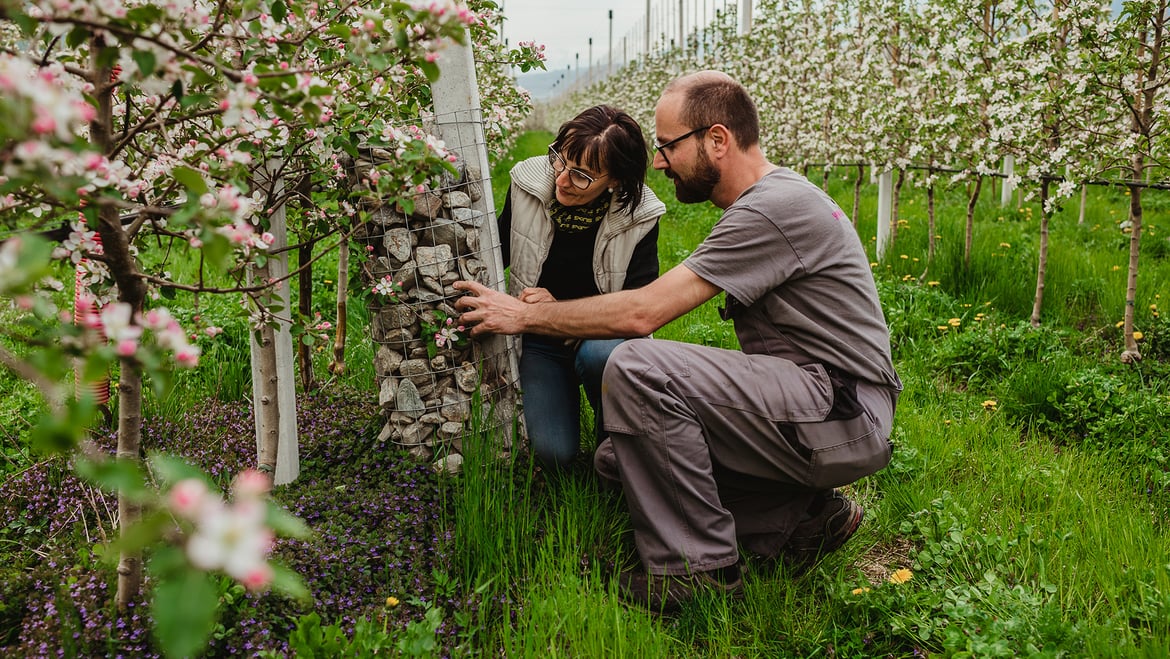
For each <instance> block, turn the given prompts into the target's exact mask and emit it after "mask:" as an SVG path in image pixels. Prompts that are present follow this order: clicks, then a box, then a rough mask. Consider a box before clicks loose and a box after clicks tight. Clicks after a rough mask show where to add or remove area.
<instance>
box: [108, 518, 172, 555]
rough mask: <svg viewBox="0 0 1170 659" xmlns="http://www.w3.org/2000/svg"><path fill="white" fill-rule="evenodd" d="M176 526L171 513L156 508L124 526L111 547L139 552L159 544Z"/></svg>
mask: <svg viewBox="0 0 1170 659" xmlns="http://www.w3.org/2000/svg"><path fill="white" fill-rule="evenodd" d="M174 528H175V522H174V519H173V518H172V517H171V515H170V513H167V512H165V511H162V510H156V511H155V512H153V513H152V514H150V515H147V516H145V517H143V518H142V519H140V520H138V521H137V522H135V523H134V524H130V525H129V526H126V527H124V528H122V530H121V533H119V534H118V539H117V540H115V541H114V542H113V543H112V547H111V549H112V550H114V551H117V552H128V553H138V552H140V551H142V550H143V549H146V548H147V547H153V546H155V545H158V544H159V541H160V540H162V539H163V538H164V537H165V536H166V534H167V533H168V532H169V531H172V530H173V529H174Z"/></svg>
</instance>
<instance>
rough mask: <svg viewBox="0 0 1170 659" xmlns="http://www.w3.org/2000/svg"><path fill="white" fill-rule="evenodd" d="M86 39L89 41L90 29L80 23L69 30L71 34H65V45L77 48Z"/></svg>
mask: <svg viewBox="0 0 1170 659" xmlns="http://www.w3.org/2000/svg"><path fill="white" fill-rule="evenodd" d="M86 41H89V30H87V29H85V28H84V27H82V26H80V25H78V26H75V27H74V28H73V29H72V30H70V31H69V34H67V35H65V45H66V46H69V47H70V48H77V47H78V46H80V45H81V44H83V43H85V42H86Z"/></svg>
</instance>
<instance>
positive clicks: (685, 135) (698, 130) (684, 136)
mask: <svg viewBox="0 0 1170 659" xmlns="http://www.w3.org/2000/svg"><path fill="white" fill-rule="evenodd" d="M710 129H711V126H703V127H702V128H696V129H694V130H692V131H690V132H689V133H683V134H682V135H679V136H678V137H676V138H674V139H673V140H671V141H669V142H667V143H666V144H659V143H658V140H654V150H655V151H657V152H658V153H661V154H662V159H663V160H665V161H666V164H667V165H668V166H669V165H670V158H667V157H666V149H667V148H669V147H672V146H674V145H675V144H678V143H679V142H681V141H683V140H685V139H687V138H688V137H690V136H691V135H694V134H696V133H701V132H703V131H705V130H710Z"/></svg>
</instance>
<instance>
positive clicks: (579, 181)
mask: <svg viewBox="0 0 1170 659" xmlns="http://www.w3.org/2000/svg"><path fill="white" fill-rule="evenodd" d="M548 164H550V165H552V168H553V172H555V173H556V175H557V176H560V175H561V173H562V172H564V171H565V170H566V169H568V170H569V182H570V183H572V184H573V187H574V188H577V189H578V190H588V189H589V186H591V185H593V181H594V180H596V179H594V178H593V177H592V176H590V175H588V174H586V173H585V172H583V171H581V170H579V169H577V168H576V167H569V164H568V163H566V162H565V159H564V158H562V157H561V154H559V153H557V150H556V149H554V148H553V145H552V144H550V145H548Z"/></svg>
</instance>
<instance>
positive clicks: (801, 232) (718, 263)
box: [683, 167, 902, 389]
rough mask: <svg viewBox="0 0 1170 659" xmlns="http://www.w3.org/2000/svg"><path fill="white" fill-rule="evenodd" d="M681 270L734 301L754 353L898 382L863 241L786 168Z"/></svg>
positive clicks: (738, 327)
mask: <svg viewBox="0 0 1170 659" xmlns="http://www.w3.org/2000/svg"><path fill="white" fill-rule="evenodd" d="M683 264H684V265H685V266H686V267H687V268H688V269H690V270H691V271H692V272H694V273H695V274H697V275H698V276H700V277H702V278H703V279H705V280H706V281H708V282H710V283H712V284H714V285H715V286H718V287H719V288H721V289H722V290H723V291H724V292H725V293H726V294H727V308H726V312H725V318H730V319H732V320H733V322H734V323H735V333H736V336H737V337H738V338H739V343H740V347H741V349H742V350H743V351H744V352H745V353H748V354H767V355H773V356H776V357H783V358H785V359H789V360H791V361H793V362H796V363H798V364H809V363H821V364H825V365H828V366H831V367H834V368H836V369H838V370H840V371H842V372H844V373H847V374H849V375H851V376H853V377H854V378H857V379H859V380H863V381H867V382H872V383H874V384H877V385H880V386H886V387H892V388H895V389H901V386H902V385H901V382H900V381H899V379H898V376H897V374H896V373H895V372H894V366H893V363H892V360H891V357H890V337H889V331H888V329H887V328H886V323H885V317H884V316H883V314H882V309H881V305H880V303H879V301H878V295H877V289H876V288H875V286H874V282H873V274H872V273H871V272H870V266H869V261H868V259H867V258H866V256H865V250H864V249H863V248H862V245H861V241H860V239H859V238H858V236H857V232H856V231H855V230H854V228H853V225H852V224H851V223H850V222H849V220H848V218H847V217H846V216H845V213H844V211H842V210H841V208H840V207H839V206H837V204H836V203H835V202H834V201H833V200H832V198H831V197H829V195H827V194H826V193H825V192H824V191H823V190H821V189H820V188H818V187H816V186H815V185H813V184H812V183H810V182H809V181H808V179H806V178H804V177H803V176H801V175H799V174H797V173H796V172H794V171H792V170H790V169H788V168H785V167H780V168H777V169H775V170H773V171H772V172H769V173H768V174H767V175H765V176H764V177H763V178H761V179H760V180H759V181H757V182H756V183H755V184H754V185H752V186H751V187H750V188H748V189H747V190H745V191H744V192H743V194H742V195H740V197H739V198H738V199H736V200H735V203H733V204H732V205H731V206H729V207H728V208H727V209H726V210H725V211H724V212H723V216H722V217H721V218H720V219H719V221H718V222H717V223H716V224H715V227H714V228H713V229H712V230H711V234H710V235H708V236H707V238H706V240H704V241H703V242H702V244H700V245H699V247H698V248H697V249H696V250H695V251H694V253H692V254H691V255H690V256H689V257H688V258H687V259H686V261H684V262H683Z"/></svg>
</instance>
